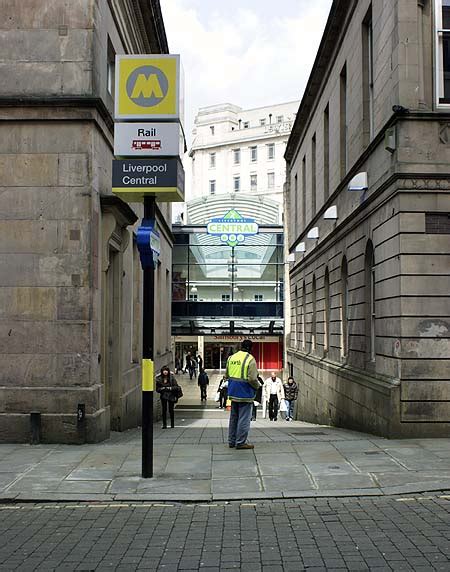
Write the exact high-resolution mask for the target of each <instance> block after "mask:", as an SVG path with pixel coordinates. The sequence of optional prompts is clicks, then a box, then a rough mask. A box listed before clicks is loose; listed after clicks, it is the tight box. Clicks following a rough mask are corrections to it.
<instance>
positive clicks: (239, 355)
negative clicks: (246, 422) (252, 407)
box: [227, 351, 256, 402]
mask: <svg viewBox="0 0 450 572" xmlns="http://www.w3.org/2000/svg"><path fill="white" fill-rule="evenodd" d="M253 359H255V358H254V357H253V356H252V355H251V354H249V353H247V352H244V351H239V352H236V353H235V354H233V355H232V356H230V357H229V358H228V361H227V375H228V397H229V398H230V399H231V400H232V401H243V402H252V401H253V400H254V399H255V394H256V390H255V389H254V388H253V387H252V386H251V385H250V383H249V381H248V368H249V365H250V363H251V360H253Z"/></svg>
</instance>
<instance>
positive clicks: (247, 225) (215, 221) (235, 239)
mask: <svg viewBox="0 0 450 572" xmlns="http://www.w3.org/2000/svg"><path fill="white" fill-rule="evenodd" d="M258 228H259V227H258V223H257V222H256V221H255V219H253V218H244V217H243V216H242V215H240V214H239V213H238V212H237V211H236V210H234V209H232V210H230V211H228V212H227V214H226V215H224V216H223V217H217V218H212V219H211V221H210V222H209V223H208V226H207V233H208V234H210V235H212V236H220V240H221V242H224V243H226V244H228V246H237V245H238V244H243V242H244V241H245V237H246V236H253V235H255V234H258Z"/></svg>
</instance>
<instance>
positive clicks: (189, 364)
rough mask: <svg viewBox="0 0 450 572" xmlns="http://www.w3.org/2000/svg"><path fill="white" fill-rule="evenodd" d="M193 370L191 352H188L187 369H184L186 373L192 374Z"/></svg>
mask: <svg viewBox="0 0 450 572" xmlns="http://www.w3.org/2000/svg"><path fill="white" fill-rule="evenodd" d="M191 368H192V361H191V352H188V353H187V354H186V367H185V368H184V373H190V371H191ZM191 379H192V377H191Z"/></svg>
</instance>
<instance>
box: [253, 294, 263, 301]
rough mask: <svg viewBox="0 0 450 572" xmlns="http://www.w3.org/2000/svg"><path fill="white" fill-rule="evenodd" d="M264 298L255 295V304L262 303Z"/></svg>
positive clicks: (260, 295)
mask: <svg viewBox="0 0 450 572" xmlns="http://www.w3.org/2000/svg"><path fill="white" fill-rule="evenodd" d="M263 299H264V296H263V295H262V294H255V302H262V301H263Z"/></svg>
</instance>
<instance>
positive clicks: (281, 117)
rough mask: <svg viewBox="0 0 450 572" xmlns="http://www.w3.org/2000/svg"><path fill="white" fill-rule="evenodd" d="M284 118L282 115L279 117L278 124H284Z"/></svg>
mask: <svg viewBox="0 0 450 572" xmlns="http://www.w3.org/2000/svg"><path fill="white" fill-rule="evenodd" d="M283 119H284V117H283V116H282V115H277V123H283Z"/></svg>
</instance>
